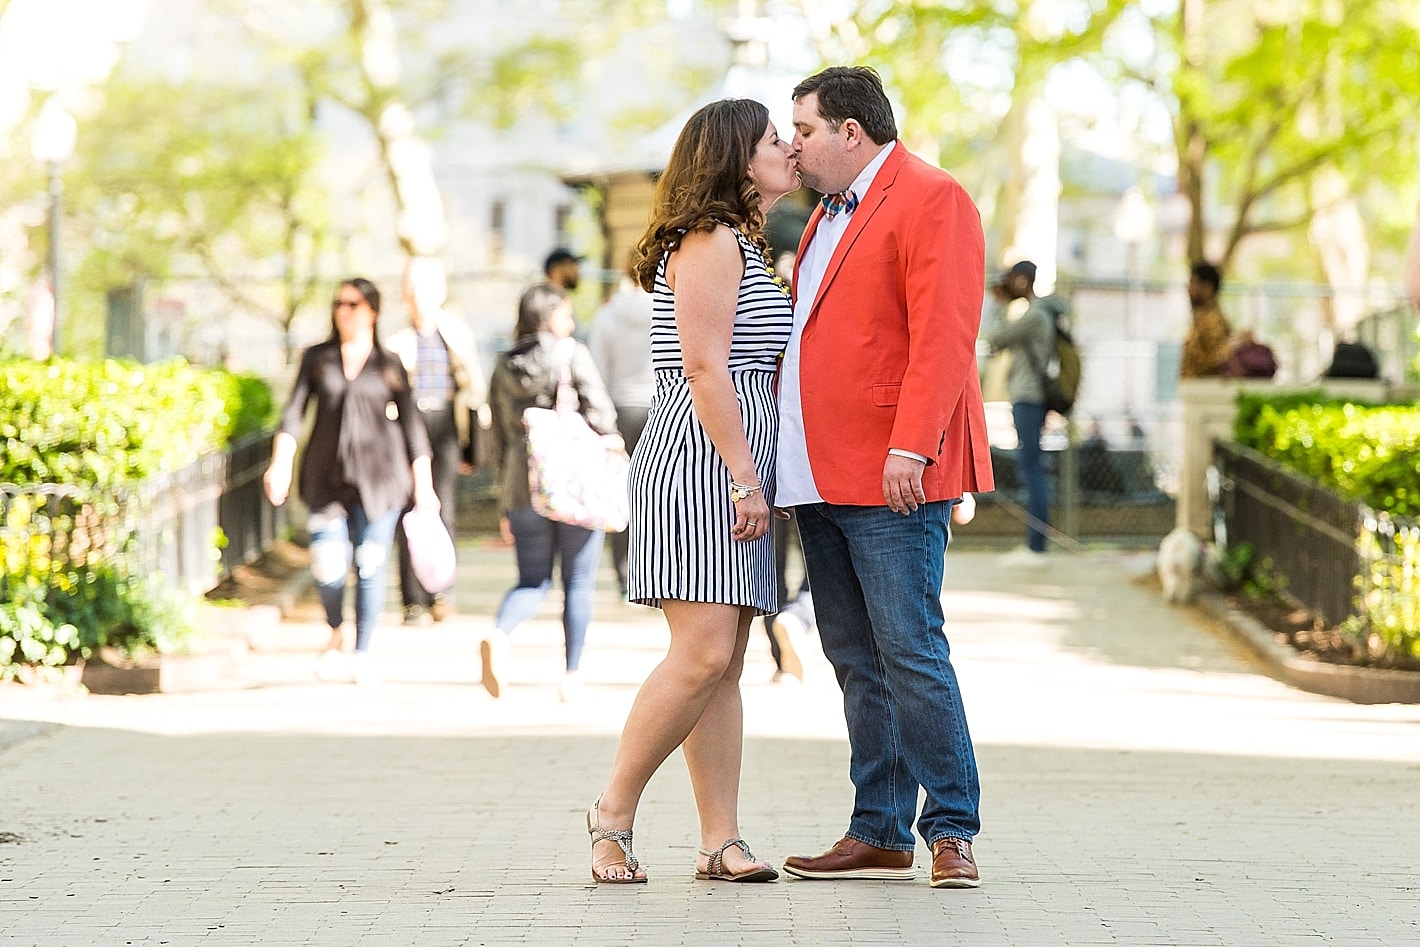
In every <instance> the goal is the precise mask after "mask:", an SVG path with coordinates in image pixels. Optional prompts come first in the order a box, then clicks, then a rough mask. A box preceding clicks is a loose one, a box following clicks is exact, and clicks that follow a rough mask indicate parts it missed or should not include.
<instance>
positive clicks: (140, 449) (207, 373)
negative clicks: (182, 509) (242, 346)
mask: <svg viewBox="0 0 1420 947" xmlns="http://www.w3.org/2000/svg"><path fill="white" fill-rule="evenodd" d="M274 416H275V406H274V402H273V399H272V395H271V391H270V388H269V387H268V386H267V385H266V383H265V382H264V381H262V380H261V379H260V378H258V377H257V376H255V375H234V374H232V373H231V372H227V371H223V370H220V369H206V370H204V369H196V368H193V367H191V366H190V365H188V364H187V363H186V362H184V361H182V360H181V359H176V360H173V361H168V362H160V363H158V364H154V365H137V364H134V363H132V362H122V361H117V360H113V359H110V360H108V361H104V362H74V361H68V360H64V359H55V360H52V361H49V362H35V361H32V360H29V359H9V360H7V361H3V362H0V443H3V444H4V448H5V449H4V452H3V453H0V483H18V484H31V483H74V484H84V485H88V486H92V487H96V488H100V489H104V488H108V487H111V486H115V485H122V484H131V483H136V482H138V481H141V480H144V479H145V478H147V477H150V476H152V475H154V474H157V473H163V472H166V471H172V470H176V469H178V468H180V467H183V466H185V465H186V464H189V463H191V462H192V461H194V460H196V459H197V458H198V457H201V456H203V455H204V454H210V453H212V452H214V451H217V450H220V449H221V448H223V447H225V446H226V445H227V444H229V443H230V442H231V441H232V440H233V439H235V438H237V437H240V436H242V435H244V434H248V433H252V432H254V431H257V430H260V429H262V428H264V427H266V426H267V425H268V424H269V423H270V422H271V420H272V419H273V418H274Z"/></svg>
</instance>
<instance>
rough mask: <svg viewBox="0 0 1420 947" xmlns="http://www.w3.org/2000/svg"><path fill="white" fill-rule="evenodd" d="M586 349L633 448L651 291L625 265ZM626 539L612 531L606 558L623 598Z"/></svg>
mask: <svg viewBox="0 0 1420 947" xmlns="http://www.w3.org/2000/svg"><path fill="white" fill-rule="evenodd" d="M587 348H588V349H589V350H590V351H591V353H592V360H593V361H594V362H596V365H597V370H598V371H600V372H601V376H602V380H603V381H604V382H606V386H607V391H608V392H610V394H611V401H612V404H614V405H615V406H616V429H617V430H618V431H620V432H621V438H622V440H624V441H625V442H626V450H627V451H628V452H631V451H635V450H636V444H637V442H638V441H640V440H641V432H642V430H644V429H645V427H646V416H647V414H648V413H649V412H650V410H651V396H652V395H653V394H654V393H655V390H656V376H655V372H654V371H652V369H651V294H650V293H648V292H647V291H646V290H644V289H642V288H641V285H640V284H639V283H637V282H636V280H635V277H634V274H632V273H631V272H630V270H629V269H628V271H627V273H625V274H624V275H623V276H622V278H621V282H620V285H618V286H617V289H616V293H615V294H614V295H613V296H612V297H611V298H610V299H608V300H607V301H606V303H604V304H603V305H602V307H601V308H600V309H598V310H597V312H596V316H595V317H594V318H593V320H592V328H591V333H590V335H589V336H588V337H587ZM630 544H631V538H630V536H629V534H628V533H627V531H626V530H622V531H621V532H618V533H612V534H611V560H612V565H613V566H615V567H616V583H617V586H618V588H619V589H620V591H621V597H622V599H623V600H625V598H626V557H627V551H628V550H629V549H630Z"/></svg>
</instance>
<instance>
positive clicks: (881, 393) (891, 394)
mask: <svg viewBox="0 0 1420 947" xmlns="http://www.w3.org/2000/svg"><path fill="white" fill-rule="evenodd" d="M901 391H902V386H901V385H874V386H873V407H875V408H895V407H897V396H898V394H899V393H900V392H901Z"/></svg>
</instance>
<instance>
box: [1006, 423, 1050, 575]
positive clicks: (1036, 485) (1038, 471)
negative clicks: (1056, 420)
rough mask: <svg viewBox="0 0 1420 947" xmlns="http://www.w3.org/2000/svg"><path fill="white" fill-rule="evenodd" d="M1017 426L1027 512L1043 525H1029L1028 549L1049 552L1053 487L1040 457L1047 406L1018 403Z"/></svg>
mask: <svg viewBox="0 0 1420 947" xmlns="http://www.w3.org/2000/svg"><path fill="white" fill-rule="evenodd" d="M1011 418H1012V419H1013V420H1014V421H1015V422H1016V440H1017V441H1018V442H1019V443H1018V444H1017V445H1016V476H1017V477H1018V478H1019V479H1020V481H1021V486H1023V487H1025V488H1026V512H1027V513H1029V514H1030V515H1031V516H1032V517H1034V518H1035V519H1036V520H1037V521H1038V523H1039V525H1037V524H1034V523H1027V524H1026V545H1027V546H1029V547H1030V548H1031V550H1032V551H1033V552H1045V532H1044V530H1042V529H1041V528H1040V526H1049V525H1050V486H1049V484H1047V483H1046V480H1045V458H1044V457H1042V456H1041V454H1040V432H1041V431H1043V430H1044V429H1045V405H1043V404H1036V403H1034V402H1030V401H1017V402H1015V403H1014V404H1012V405H1011Z"/></svg>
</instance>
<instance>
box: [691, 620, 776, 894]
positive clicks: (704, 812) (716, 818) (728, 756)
mask: <svg viewBox="0 0 1420 947" xmlns="http://www.w3.org/2000/svg"><path fill="white" fill-rule="evenodd" d="M754 616H755V611H754V609H752V608H742V609H740V614H739V620H738V625H737V628H736V633H735V650H734V654H733V655H732V657H731V659H730V663H729V665H728V666H727V667H726V668H725V673H724V674H722V675H721V676H720V679H719V680H718V681H717V682H716V683H715V689H714V692H713V693H712V694H711V695H710V700H709V701H708V702H707V703H706V705H705V710H704V711H703V712H702V713H701V714H700V719H699V721H697V722H696V724H695V726H694V728H692V729H691V731H690V735H689V736H687V737H686V739H685V742H684V744H682V746H681V749H682V751H683V752H684V753H685V763H686V766H687V768H688V769H689V770H690V785H691V787H692V788H693V789H694V790H695V807H696V809H697V810H698V812H699V814H700V847H701V848H703V849H705V850H706V851H711V852H713V851H714V850H715V849H717V848H719V847H720V846H721V845H723V844H724V843H725V841H726V840H728V839H732V838H738V837H739V835H740V820H739V801H740V769H741V762H742V759H743V756H744V701H743V700H742V698H741V696H740V673H741V672H742V671H743V670H744V657H745V647H746V646H747V645H748V644H749V630H750V622H751V621H752V620H753V619H754ZM724 859H725V862H724V863H725V870H726V871H729V872H730V873H731V874H738V873H740V872H742V871H744V870H745V869H747V868H748V867H749V866H750V865H751V864H756V863H754V862H750V861H749V859H747V858H745V856H744V852H743V851H741V850H740V849H739V847H738V846H733V847H731V848H727V849H726V850H725V855H724ZM708 861H709V859H707V858H706V857H705V856H704V855H700V856H698V859H697V863H696V864H697V867H698V868H699V869H701V870H704V868H705V867H706V863H707V862H708ZM757 864H760V865H764V866H765V867H768V862H763V861H761V862H758V863H757Z"/></svg>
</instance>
